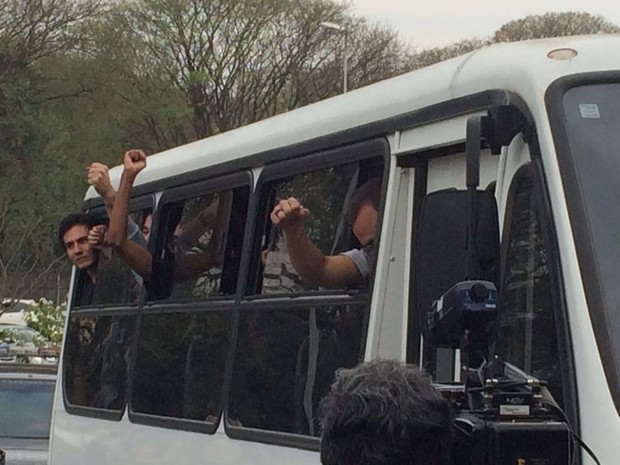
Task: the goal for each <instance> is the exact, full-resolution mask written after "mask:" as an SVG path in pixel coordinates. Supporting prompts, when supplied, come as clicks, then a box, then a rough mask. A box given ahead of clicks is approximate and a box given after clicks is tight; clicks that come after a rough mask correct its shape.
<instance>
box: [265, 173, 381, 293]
mask: <svg viewBox="0 0 620 465" xmlns="http://www.w3.org/2000/svg"><path fill="white" fill-rule="evenodd" d="M380 200H381V178H372V179H370V180H368V181H366V182H365V183H364V184H362V185H361V186H360V187H359V188H358V189H357V190H356V191H355V193H354V194H353V196H352V197H351V202H350V203H349V207H348V211H347V219H348V221H349V224H350V225H351V230H352V231H353V234H354V235H355V237H356V238H357V240H358V241H359V243H360V245H361V248H360V249H351V250H348V251H346V252H344V253H341V254H338V255H325V254H323V252H321V250H320V249H319V248H318V247H317V246H316V245H315V244H314V243H313V242H312V241H311V240H310V238H309V237H308V234H307V232H306V228H305V222H306V220H307V219H308V218H309V217H310V211H309V210H308V209H307V208H304V206H303V205H302V204H301V203H300V202H299V200H297V199H296V198H295V197H290V198H288V199H285V200H281V201H280V202H278V204H277V205H276V206H275V208H274V209H273V210H272V212H271V215H270V218H271V222H272V223H273V224H274V225H275V226H276V227H277V228H278V229H280V230H281V231H282V232H283V235H284V240H285V242H286V247H287V249H288V254H289V257H290V259H291V262H292V264H293V267H294V268H295V271H296V272H297V274H298V275H299V276H300V277H301V279H302V280H303V281H304V282H305V283H307V284H308V285H310V286H312V287H318V286H322V287H325V288H330V289H337V288H344V287H348V286H356V285H362V284H365V283H366V282H367V281H368V279H369V276H370V272H371V265H370V257H371V253H372V246H373V242H374V238H375V233H376V230H377V218H378V216H379V214H378V210H379V203H380Z"/></svg>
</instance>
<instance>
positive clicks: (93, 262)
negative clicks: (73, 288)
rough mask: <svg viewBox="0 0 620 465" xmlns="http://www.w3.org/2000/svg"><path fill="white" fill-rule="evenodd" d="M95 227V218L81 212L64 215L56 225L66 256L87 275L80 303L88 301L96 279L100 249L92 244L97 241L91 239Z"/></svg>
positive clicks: (94, 232) (94, 233)
mask: <svg viewBox="0 0 620 465" xmlns="http://www.w3.org/2000/svg"><path fill="white" fill-rule="evenodd" d="M96 227H97V225H96V222H95V219H94V218H93V217H92V216H91V215H89V214H88V213H83V212H77V213H71V214H69V215H67V216H65V217H64V218H63V219H62V220H61V221H60V225H59V226H58V240H59V241H60V244H61V246H62V248H63V249H64V251H65V253H66V254H67V258H68V259H69V261H70V262H71V264H72V265H75V267H76V268H77V269H78V270H84V271H85V272H86V275H87V276H88V279H87V280H86V282H85V286H84V289H83V291H82V294H81V298H80V299H79V300H80V303H81V304H87V303H90V300H91V299H92V295H93V290H94V284H95V281H96V280H97V265H98V261H99V252H100V251H99V249H97V248H96V247H95V246H94V245H93V244H94V243H95V242H97V240H96V239H93V235H96V234H98V232H97V231H96ZM89 235H90V238H89Z"/></svg>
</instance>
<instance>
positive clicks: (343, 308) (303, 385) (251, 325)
mask: <svg viewBox="0 0 620 465" xmlns="http://www.w3.org/2000/svg"><path fill="white" fill-rule="evenodd" d="M364 307H365V304H364V303H361V304H357V305H340V306H336V305H334V306H327V307H316V308H315V307H312V308H310V309H308V308H298V309H287V310H283V309H274V310H268V311H260V310H256V311H247V312H243V313H242V315H241V319H240V323H239V336H238V337H239V342H238V345H237V349H236V354H235V367H234V373H235V374H234V377H233V382H232V386H231V388H230V389H231V392H230V406H229V410H228V418H229V420H230V422H231V424H233V425H236V426H243V427H245V428H256V429H261V430H268V431H279V432H285V433H295V434H303V435H310V436H318V435H319V432H320V430H319V425H318V419H317V408H318V405H319V401H320V400H321V399H322V398H323V396H324V395H325V394H326V393H327V391H328V389H329V386H330V385H331V383H332V381H333V377H334V373H335V371H336V369H338V368H341V367H352V366H354V365H356V364H357V363H358V361H359V358H360V351H361V348H362V334H363V323H364Z"/></svg>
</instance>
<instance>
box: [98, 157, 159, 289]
mask: <svg viewBox="0 0 620 465" xmlns="http://www.w3.org/2000/svg"><path fill="white" fill-rule="evenodd" d="M124 165H125V169H124V170H123V174H122V176H121V182H120V185H119V188H118V193H117V194H116V199H115V202H114V208H113V209H112V211H111V214H110V227H109V229H108V242H109V243H110V245H111V246H112V247H113V248H114V249H115V250H116V251H117V253H119V254H120V256H121V257H122V259H123V260H124V261H125V262H126V263H127V264H128V265H129V266H130V267H131V268H132V269H133V270H134V271H135V272H136V273H138V274H139V275H140V276H142V277H143V278H145V279H149V278H150V277H151V270H152V266H153V257H151V254H150V253H149V251H148V250H146V249H145V248H144V247H142V246H141V245H139V244H136V243H135V242H133V241H128V240H127V216H128V215H129V198H130V196H131V188H132V186H133V183H134V181H135V179H136V176H137V175H138V173H139V172H140V171H142V170H143V169H144V167H145V166H146V155H144V152H142V151H141V150H129V151H127V152H126V153H125V158H124Z"/></svg>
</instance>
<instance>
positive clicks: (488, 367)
mask: <svg viewBox="0 0 620 465" xmlns="http://www.w3.org/2000/svg"><path fill="white" fill-rule="evenodd" d="M497 316H498V308H497V290H496V289H495V286H494V285H493V284H492V283H490V282H487V281H464V282H461V283H458V284H456V285H455V286H453V287H452V288H450V289H449V290H448V291H447V292H446V293H445V294H444V295H443V296H441V297H440V298H439V299H438V300H436V301H435V302H434V303H433V309H432V311H431V312H429V313H428V315H427V321H426V323H427V335H428V337H429V338H430V339H431V340H432V344H433V345H434V346H435V347H441V348H448V349H453V350H454V351H455V353H457V356H456V357H455V365H456V367H457V368H458V369H459V370H460V373H457V378H458V379H457V380H456V381H457V382H456V383H449V384H439V385H437V387H438V388H439V390H440V391H441V392H442V393H443V394H444V396H445V397H446V398H448V400H449V401H450V402H451V403H452V405H453V406H454V410H455V412H456V415H455V419H454V423H453V425H454V433H455V441H454V447H453V450H452V460H451V463H453V464H454V465H567V464H569V463H571V458H572V453H573V451H572V449H571V445H572V441H571V432H570V429H569V427H568V425H567V423H566V422H565V421H563V418H562V417H561V416H560V415H558V414H557V413H556V409H555V408H553V406H554V405H555V403H554V401H553V398H552V397H551V395H550V394H549V393H548V391H547V390H546V388H545V385H544V382H542V381H539V380H537V379H535V378H533V377H530V376H528V375H527V374H526V373H524V372H522V371H521V370H519V369H518V368H516V367H514V366H512V365H510V364H507V363H504V362H503V361H501V360H499V359H498V358H497V357H495V358H493V359H492V360H491V361H488V347H489V346H490V345H491V344H492V343H493V342H494V340H495V337H496V333H497V329H496V328H497ZM461 357H462V358H461ZM455 371H457V370H455ZM557 411H560V410H559V409H557Z"/></svg>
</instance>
